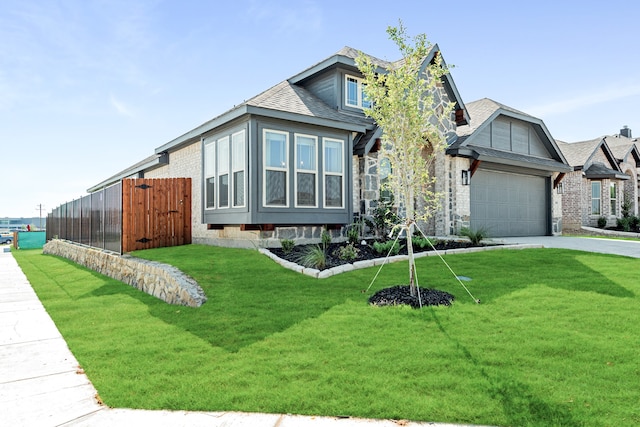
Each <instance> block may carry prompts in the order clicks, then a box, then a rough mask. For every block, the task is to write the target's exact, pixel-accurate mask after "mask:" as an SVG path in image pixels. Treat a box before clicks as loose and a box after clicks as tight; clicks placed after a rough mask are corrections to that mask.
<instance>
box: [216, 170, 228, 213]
mask: <svg viewBox="0 0 640 427" xmlns="http://www.w3.org/2000/svg"><path fill="white" fill-rule="evenodd" d="M218 203H219V204H220V207H221V208H227V207H229V175H228V174H226V175H220V201H219V202H218Z"/></svg>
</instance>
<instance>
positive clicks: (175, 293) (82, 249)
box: [42, 240, 207, 307]
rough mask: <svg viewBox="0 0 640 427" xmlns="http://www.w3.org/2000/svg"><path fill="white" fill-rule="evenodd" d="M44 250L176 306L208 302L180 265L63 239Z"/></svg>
mask: <svg viewBox="0 0 640 427" xmlns="http://www.w3.org/2000/svg"><path fill="white" fill-rule="evenodd" d="M42 253H45V254H51V255H57V256H61V257H63V258H66V259H69V260H71V261H73V262H75V263H77V264H80V265H83V266H85V267H87V268H89V269H91V270H94V271H97V272H98V273H100V274H104V275H105V276H109V277H111V278H113V279H116V280H119V281H121V282H124V283H126V284H127V285H130V286H133V287H134V288H136V289H139V290H141V291H143V292H146V293H148V294H149V295H153V296H154V297H156V298H160V299H161V300H163V301H165V302H167V303H169V304H175V305H185V306H189V307H200V306H201V305H202V304H204V303H205V302H206V301H207V297H206V296H205V294H204V291H203V290H202V288H201V287H200V286H199V285H198V283H197V282H196V281H195V280H194V279H192V278H191V277H189V276H187V275H186V274H184V273H183V272H181V271H180V270H178V269H177V268H175V267H173V266H170V265H167V264H162V263H159V262H155V261H147V260H143V259H140V258H134V257H131V256H128V255H119V254H116V253H113V252H109V251H104V250H101V249H97V248H92V247H88V246H83V245H79V244H75V243H71V242H67V241H64V240H51V241H50V242H48V243H47V244H46V245H44V248H43V249H42Z"/></svg>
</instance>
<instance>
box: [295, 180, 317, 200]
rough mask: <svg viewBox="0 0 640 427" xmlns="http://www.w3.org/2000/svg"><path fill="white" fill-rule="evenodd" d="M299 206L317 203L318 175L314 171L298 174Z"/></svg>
mask: <svg viewBox="0 0 640 427" xmlns="http://www.w3.org/2000/svg"><path fill="white" fill-rule="evenodd" d="M297 179H298V182H297V186H298V196H297V197H298V199H297V204H298V206H315V205H316V175H315V174H313V173H299V174H297Z"/></svg>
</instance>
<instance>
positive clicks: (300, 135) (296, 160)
mask: <svg viewBox="0 0 640 427" xmlns="http://www.w3.org/2000/svg"><path fill="white" fill-rule="evenodd" d="M298 137H303V138H309V139H313V140H314V141H315V143H314V146H315V160H316V162H315V163H316V164H315V168H314V169H313V170H311V169H298ZM293 140H294V146H295V167H294V170H295V177H294V180H293V182H294V187H295V188H294V190H293V191H294V206H295V207H296V208H301V209H304V208H317V207H318V137H317V136H315V135H307V134H303V133H295V134H294V136H293ZM298 173H305V174H313V175H315V189H314V190H315V192H314V194H315V202H314V203H313V205H299V204H298Z"/></svg>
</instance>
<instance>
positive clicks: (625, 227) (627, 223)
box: [616, 217, 631, 231]
mask: <svg viewBox="0 0 640 427" xmlns="http://www.w3.org/2000/svg"><path fill="white" fill-rule="evenodd" d="M616 225H617V226H618V228H622V231H631V218H629V217H622V218H618V219H616Z"/></svg>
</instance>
